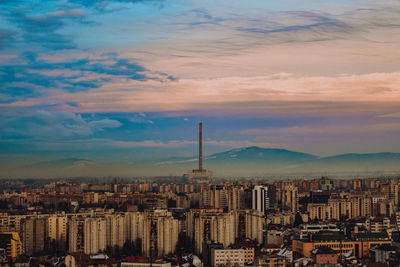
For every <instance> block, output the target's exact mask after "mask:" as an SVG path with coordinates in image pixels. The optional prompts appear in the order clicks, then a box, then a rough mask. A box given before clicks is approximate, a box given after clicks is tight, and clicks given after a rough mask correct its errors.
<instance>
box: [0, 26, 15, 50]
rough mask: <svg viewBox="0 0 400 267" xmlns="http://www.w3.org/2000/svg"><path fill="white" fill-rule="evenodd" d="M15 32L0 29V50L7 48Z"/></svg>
mask: <svg viewBox="0 0 400 267" xmlns="http://www.w3.org/2000/svg"><path fill="white" fill-rule="evenodd" d="M14 36H15V32H14V31H12V30H8V29H0V48H3V47H6V46H8V45H9V44H10V43H11V42H12V41H13V40H14Z"/></svg>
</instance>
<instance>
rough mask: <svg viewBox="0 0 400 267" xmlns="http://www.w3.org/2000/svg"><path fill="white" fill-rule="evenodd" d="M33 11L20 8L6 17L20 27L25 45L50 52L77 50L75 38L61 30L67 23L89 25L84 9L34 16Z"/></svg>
mask: <svg viewBox="0 0 400 267" xmlns="http://www.w3.org/2000/svg"><path fill="white" fill-rule="evenodd" d="M50 6H51V5H50ZM32 9H33V10H35V7H34V6H30V5H26V6H22V7H21V6H19V7H16V8H14V9H12V10H11V11H10V12H9V13H8V14H7V15H6V17H7V18H8V20H9V21H10V22H12V23H14V24H15V25H16V26H17V27H18V29H19V33H20V35H21V36H22V39H23V41H24V43H26V44H29V45H30V47H31V49H32V47H35V46H36V47H44V48H46V49H50V50H65V49H75V48H77V46H76V44H75V42H74V40H73V37H72V36H71V35H68V34H62V33H60V30H61V29H63V28H64V27H65V26H66V21H77V22H81V23H85V24H87V23H88V22H87V21H85V12H84V11H83V10H82V9H67V10H60V9H56V10H53V11H50V12H47V13H38V14H32V13H31V10H32Z"/></svg>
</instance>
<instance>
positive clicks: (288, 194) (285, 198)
mask: <svg viewBox="0 0 400 267" xmlns="http://www.w3.org/2000/svg"><path fill="white" fill-rule="evenodd" d="M281 201H282V208H284V209H289V210H290V211H292V212H297V211H298V210H299V197H298V189H297V187H296V186H294V185H287V186H285V187H284V188H283V190H282V191H281Z"/></svg>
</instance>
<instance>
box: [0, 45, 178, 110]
mask: <svg viewBox="0 0 400 267" xmlns="http://www.w3.org/2000/svg"><path fill="white" fill-rule="evenodd" d="M116 77H118V78H123V79H126V80H135V81H147V80H157V81H160V82H163V81H165V80H171V79H170V78H169V76H168V75H167V74H160V73H158V72H152V71H149V70H147V69H146V68H144V67H143V66H141V65H139V64H137V63H134V62H132V61H131V60H128V59H126V58H121V57H118V56H117V55H116V54H107V55H104V56H102V57H99V58H95V59H90V58H80V59H69V60H66V61H46V60H43V59H40V58H39V57H38V54H36V53H32V52H25V53H23V54H22V55H21V56H20V58H19V60H18V61H16V62H15V63H8V64H3V65H0V83H1V84H2V88H1V89H0V95H2V101H1V102H2V103H13V102H17V101H20V100H26V99H28V98H34V97H39V96H43V95H46V94H47V95H48V94H50V92H53V91H54V89H59V90H62V91H67V92H70V93H76V92H80V91H89V90H92V89H96V88H100V87H101V86H103V85H104V84H107V83H110V82H112V80H113V79H115V78H116ZM70 102H75V103H79V101H70Z"/></svg>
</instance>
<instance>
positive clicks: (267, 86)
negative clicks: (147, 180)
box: [0, 0, 400, 177]
mask: <svg viewBox="0 0 400 267" xmlns="http://www.w3.org/2000/svg"><path fill="white" fill-rule="evenodd" d="M0 7H1V8H0V22H1V24H0V25H1V26H0V151H1V153H0V157H1V163H0V175H1V176H4V177H29V176H32V177H52V176H57V177H58V176H62V175H67V176H68V175H71V176H79V175H80V174H82V175H84V176H97V175H101V174H104V175H117V176H118V175H121V176H151V175H169V174H172V175H182V174H183V173H184V172H186V171H187V170H188V169H191V168H194V166H195V164H196V163H195V162H192V164H186V165H182V164H181V163H179V162H181V161H184V160H190V159H196V155H197V125H198V123H199V122H200V121H202V122H203V123H204V153H205V155H206V156H210V155H213V154H214V153H220V152H225V151H229V150H231V149H242V148H243V149H244V148H247V147H259V148H279V149H287V150H290V151H296V152H303V153H308V154H312V155H313V156H315V157H316V158H324V157H328V156H334V155H339V154H346V153H379V152H393V153H396V152H400V142H399V138H398V136H399V134H400V110H399V102H400V95H399V88H400V75H399V69H400V63H399V62H400V51H399V49H398V48H399V46H400V39H399V37H398V36H399V27H398V25H399V23H400V17H399V16H398V14H399V11H400V6H399V3H398V1H378V2H377V1H348V0H341V1H301V3H299V2H298V1H294V0H290V1H275V2H271V1H218V0H217V1H176V0H174V1H152V0H147V1H145V0H143V1H140V0H137V1H124V0H121V1H73V0H60V1H40V2H32V1H1V2H0ZM264 152H265V151H264ZM255 153H256V154H257V153H259V151H256V152H255ZM385 155H386V154H385ZM386 156H387V155H386ZM379 157H380V156H379ZM379 157H378V158H379ZM389 157H390V160H389V161H390V162H389V163H388V164H387V165H388V166H383V165H379V164H378V163H376V161H374V162H372V163H370V164H367V165H368V166H356V167H354V168H350V169H349V168H347V169H346V168H344V169H341V167H338V165H336V167H335V166H333V167H332V166H329V168H328V170H324V168H320V167H319V165H318V166H317V167H315V164H314V163H312V164H311V163H310V164H311V165H312V167H309V166H310V164H309V165H307V166H306V167H304V166H303V165H302V164H300V165H299V164H298V162H297V161H296V166H295V167H293V164H291V166H292V167H290V168H289V170H287V168H286V167H278V168H275V167H272V168H264V167H260V166H257V168H256V170H257V171H255V172H251V171H250V170H249V172H248V173H246V171H242V172H240V174H239V173H238V175H240V176H246V175H247V174H248V175H265V174H268V173H269V172H271V173H281V172H282V169H284V170H285V171H286V172H297V171H298V170H299V169H301V170H303V171H305V172H308V171H310V172H313V171H315V170H317V173H318V174H320V173H323V172H324V171H325V172H326V171H328V173H331V172H332V173H334V172H336V171H339V172H340V171H352V172H369V171H382V172H385V171H390V172H393V171H398V170H399V169H398V167H396V166H398V164H397V163H398V160H399V155H398V154H391V155H390V156H389ZM207 160H208V159H207V158H206V157H205V166H207V164H210V166H211V167H212V168H213V170H214V172H215V174H216V175H224V174H227V175H228V174H229V175H233V174H234V172H235V171H234V170H233V171H232V172H227V169H229V168H225V167H224V168H222V167H220V166H221V165H220V164H219V163H215V164H214V163H213V162H211V161H210V162H207ZM379 160H380V161H385V159H384V158H383V159H382V158H380V159H379ZM176 161H177V162H178V163H177V164H175V162H176ZM166 162H167V163H166ZM171 162H174V164H171ZM228 163H229V162H228ZM228 163H227V165H226V166H229V164H228ZM378 165H379V166H378ZM60 166H61V167H60ZM285 166H286V165H285ZM61 169H62V171H60V170H61ZM54 170H59V172H57V171H54ZM64 170H70V172H69V173H68V171H64ZM105 170H107V171H105ZM224 171H225V172H224ZM60 172H61V173H60Z"/></svg>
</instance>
